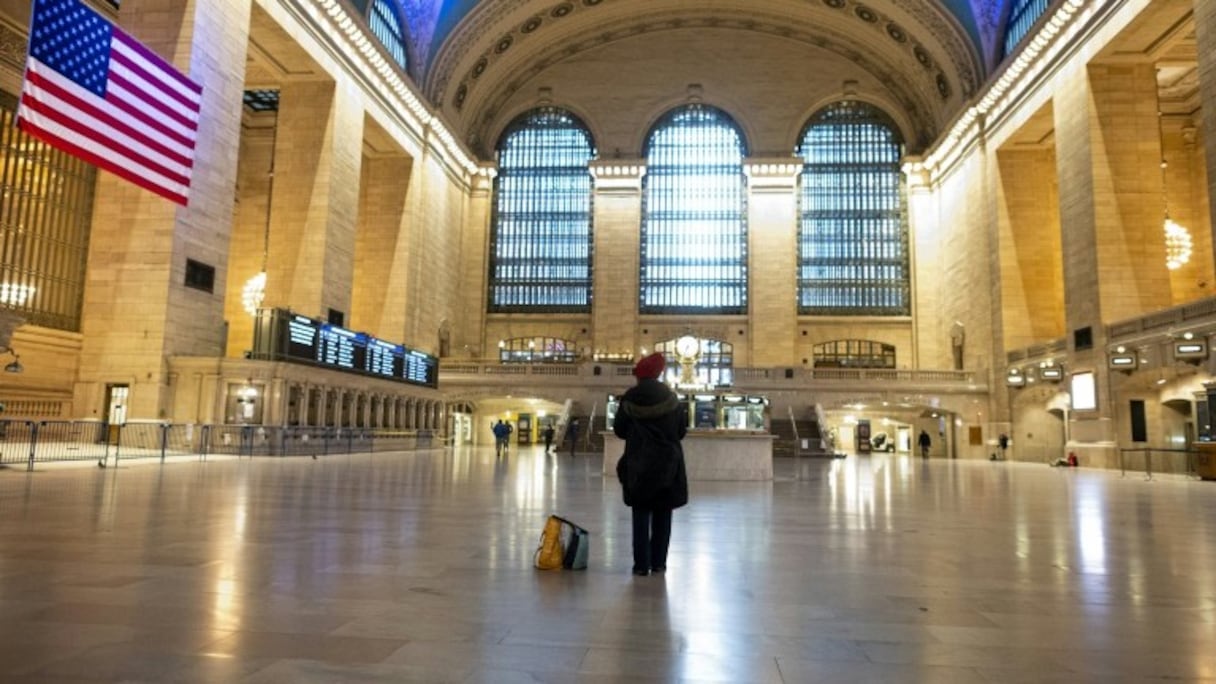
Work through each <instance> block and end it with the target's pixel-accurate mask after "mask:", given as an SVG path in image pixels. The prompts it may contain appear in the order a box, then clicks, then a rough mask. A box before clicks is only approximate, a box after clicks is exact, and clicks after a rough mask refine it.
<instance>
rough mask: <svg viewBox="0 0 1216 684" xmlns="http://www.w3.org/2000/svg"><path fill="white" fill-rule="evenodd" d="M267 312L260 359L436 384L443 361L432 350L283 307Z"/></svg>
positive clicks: (256, 344)
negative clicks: (355, 329) (408, 345)
mask: <svg viewBox="0 0 1216 684" xmlns="http://www.w3.org/2000/svg"><path fill="white" fill-rule="evenodd" d="M266 314H270V317H269V318H270V320H269V326H267V325H265V324H263V325H259V334H258V335H257V336H256V338H255V340H254V347H255V351H256V355H257V356H259V357H262V358H267V357H269V358H273V359H282V360H286V361H303V362H307V363H313V364H316V365H318V366H324V367H326V368H334V369H337V370H345V371H351V372H355V373H366V374H368V375H374V376H376V377H380V378H385V379H390V380H399V381H403V382H408V383H410V384H413V385H422V386H424V387H436V386H437V385H438V376H439V360H438V359H436V358H435V357H434V356H431V355H430V354H427V353H425V352H421V351H418V350H415V349H410V348H409V347H406V346H405V345H402V344H394V343H392V342H387V341H385V340H380V339H377V338H375V337H372V336H371V335H368V334H367V333H361V332H355V331H353V330H347V329H346V328H342V327H339V326H336V325H332V324H329V323H325V322H324V321H319V320H316V319H313V318H307V317H305V316H300V315H298V314H293V313H291V312H289V311H286V310H282V309H276V310H274V311H267V312H264V313H263V315H266ZM259 338H260V339H259ZM267 338H269V339H267ZM268 342H269V344H267V343H268Z"/></svg>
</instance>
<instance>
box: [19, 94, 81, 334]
mask: <svg viewBox="0 0 1216 684" xmlns="http://www.w3.org/2000/svg"><path fill="white" fill-rule="evenodd" d="M16 110H17V98H16V97H14V96H13V95H10V94H8V93H6V92H0V308H2V309H8V310H11V311H15V312H17V313H18V314H19V315H20V316H21V317H22V318H24V319H25V322H26V323H31V324H34V325H40V326H44V327H47V328H56V329H59V330H70V331H74V332H78V331H79V330H80V310H81V307H82V305H83V299H84V275H85V263H86V261H87V259H88V252H89V224H90V222H91V219H92V212H93V186H94V183H95V181H96V177H97V172H96V170H95V169H94V167H93V166H91V165H89V164H87V163H85V162H83V161H81V160H79V159H76V158H75V157H71V156H69V155H67V154H65V153H63V152H60V151H58V150H55V149H53V148H51V147H50V146H48V145H46V144H45V143H43V142H41V141H39V140H37V139H35V138H33V137H31V136H29V135H26V134H25V133H22V132H21V131H19V130H17V127H16V126H15V125H14V118H15V117H16Z"/></svg>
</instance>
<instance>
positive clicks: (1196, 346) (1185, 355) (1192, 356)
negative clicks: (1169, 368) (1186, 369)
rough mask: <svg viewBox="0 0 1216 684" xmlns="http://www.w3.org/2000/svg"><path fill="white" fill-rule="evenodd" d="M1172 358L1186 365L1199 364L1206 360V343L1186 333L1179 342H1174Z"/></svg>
mask: <svg viewBox="0 0 1216 684" xmlns="http://www.w3.org/2000/svg"><path fill="white" fill-rule="evenodd" d="M1174 358H1175V359H1176V360H1178V361H1185V362H1187V363H1199V362H1201V361H1203V360H1204V359H1206V358H1208V343H1207V341H1206V340H1197V339H1195V335H1194V334H1192V333H1186V334H1185V335H1183V336H1182V339H1181V340H1175V341H1174Z"/></svg>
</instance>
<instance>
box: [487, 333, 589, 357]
mask: <svg viewBox="0 0 1216 684" xmlns="http://www.w3.org/2000/svg"><path fill="white" fill-rule="evenodd" d="M498 360H499V361H501V362H502V363H574V362H575V361H578V348H577V347H576V346H575V344H574V341H573V340H563V339H561V338H559V337H543V336H542V337H512V338H511V339H509V340H499V342H498Z"/></svg>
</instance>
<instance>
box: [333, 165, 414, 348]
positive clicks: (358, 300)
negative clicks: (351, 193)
mask: <svg viewBox="0 0 1216 684" xmlns="http://www.w3.org/2000/svg"><path fill="white" fill-rule="evenodd" d="M412 169H413V163H412V160H411V159H410V158H409V157H407V156H405V155H404V154H390V155H382V156H374V157H371V156H369V157H366V158H365V159H364V161H363V168H362V180H361V181H360V197H359V230H358V235H357V237H356V239H355V271H354V288H353V291H352V293H351V311H350V313H351V315H350V318H349V324H350V325H349V326H348V327H352V328H354V329H355V330H363V331H366V332H369V333H372V334H373V335H376V336H378V337H381V338H383V339H386V340H390V341H393V342H402V341H404V334H405V319H406V308H407V307H406V303H405V297H406V290H407V288H406V274H407V273H408V271H409V269H408V253H407V249H406V248H407V245H408V240H407V239H406V237H407V235H408V234H409V231H410V228H411V222H410V221H408V220H407V217H406V211H405V209H406V198H407V197H410V196H411V193H412V189H411V176H412V175H411V171H412Z"/></svg>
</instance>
